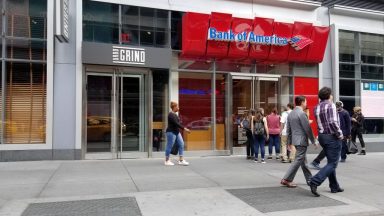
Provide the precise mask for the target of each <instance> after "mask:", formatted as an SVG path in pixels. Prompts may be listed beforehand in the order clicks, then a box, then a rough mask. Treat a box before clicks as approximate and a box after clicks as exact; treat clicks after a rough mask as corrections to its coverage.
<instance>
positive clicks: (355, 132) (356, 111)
mask: <svg viewBox="0 0 384 216" xmlns="http://www.w3.org/2000/svg"><path fill="white" fill-rule="evenodd" d="M351 120H352V131H351V132H352V133H351V134H352V142H353V143H356V136H357V137H358V138H359V141H360V145H361V151H360V153H359V155H365V154H366V152H365V142H364V139H363V129H364V128H363V126H364V115H363V114H362V113H361V108H360V107H354V108H353V115H352V119H351Z"/></svg>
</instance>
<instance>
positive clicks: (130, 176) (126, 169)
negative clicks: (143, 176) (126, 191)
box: [120, 160, 140, 192]
mask: <svg viewBox="0 0 384 216" xmlns="http://www.w3.org/2000/svg"><path fill="white" fill-rule="evenodd" d="M120 163H121V164H122V165H123V167H124V169H125V171H126V172H127V174H128V175H129V178H131V180H132V182H133V184H134V185H135V188H136V190H137V192H140V189H139V187H138V186H137V184H136V182H135V180H134V179H133V178H132V175H131V173H130V172H129V170H128V168H127V167H126V166H125V165H124V163H123V161H122V160H120Z"/></svg>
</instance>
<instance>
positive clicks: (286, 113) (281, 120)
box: [280, 110, 292, 136]
mask: <svg viewBox="0 0 384 216" xmlns="http://www.w3.org/2000/svg"><path fill="white" fill-rule="evenodd" d="M291 112H292V110H288V111H285V112H283V113H282V114H281V119H280V123H282V124H284V128H283V131H282V132H281V135H283V136H287V119H288V115H289V113H291Z"/></svg>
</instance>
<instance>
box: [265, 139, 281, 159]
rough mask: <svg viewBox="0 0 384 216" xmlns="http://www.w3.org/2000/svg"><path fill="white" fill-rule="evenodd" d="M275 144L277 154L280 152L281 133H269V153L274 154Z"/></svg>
mask: <svg viewBox="0 0 384 216" xmlns="http://www.w3.org/2000/svg"><path fill="white" fill-rule="evenodd" d="M273 146H275V153H276V156H279V154H280V135H278V134H269V144H268V153H269V155H272V152H273Z"/></svg>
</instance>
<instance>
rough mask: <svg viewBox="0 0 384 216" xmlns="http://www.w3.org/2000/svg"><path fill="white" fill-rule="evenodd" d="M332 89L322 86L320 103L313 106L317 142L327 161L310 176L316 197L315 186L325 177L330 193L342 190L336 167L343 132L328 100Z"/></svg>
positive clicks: (334, 109) (312, 189)
mask: <svg viewBox="0 0 384 216" xmlns="http://www.w3.org/2000/svg"><path fill="white" fill-rule="evenodd" d="M331 94H332V90H331V89H330V88H328V87H323V88H322V89H320V91H319V99H320V103H319V104H318V105H317V106H316V108H315V117H316V121H317V127H318V131H319V142H320V145H321V146H322V147H323V150H324V153H325V156H326V157H327V160H328V163H327V165H325V166H324V167H323V168H322V169H321V170H320V171H319V172H318V173H317V174H316V175H315V176H313V177H312V178H311V181H310V182H309V186H310V188H311V192H312V194H313V195H315V196H316V197H318V196H320V194H319V193H318V192H317V187H318V186H320V185H321V184H322V183H323V182H324V181H325V179H326V178H328V180H329V187H330V188H331V192H332V193H338V192H343V191H344V189H342V188H341V187H340V185H339V183H338V182H337V178H336V168H337V164H338V162H339V158H340V153H341V141H342V140H343V138H344V137H343V132H342V131H341V129H340V119H339V116H338V114H337V110H336V106H335V104H333V103H332V101H330V100H329V99H330V97H331Z"/></svg>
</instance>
